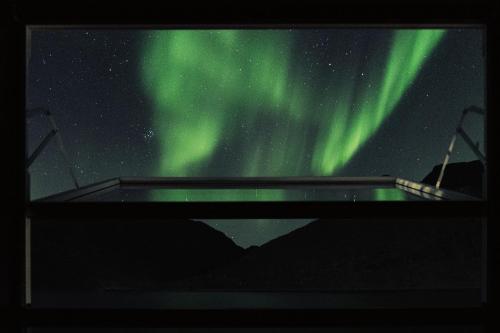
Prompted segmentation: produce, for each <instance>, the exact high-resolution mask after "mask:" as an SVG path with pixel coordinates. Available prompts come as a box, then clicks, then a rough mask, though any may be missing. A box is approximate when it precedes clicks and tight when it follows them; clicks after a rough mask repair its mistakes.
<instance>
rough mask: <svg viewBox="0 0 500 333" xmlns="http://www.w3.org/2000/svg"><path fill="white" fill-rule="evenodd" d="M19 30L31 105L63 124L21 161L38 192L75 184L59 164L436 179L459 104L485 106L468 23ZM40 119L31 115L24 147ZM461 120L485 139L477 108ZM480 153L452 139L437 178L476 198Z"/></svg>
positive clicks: (142, 170) (144, 171) (87, 174)
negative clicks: (24, 41) (23, 34)
mask: <svg viewBox="0 0 500 333" xmlns="http://www.w3.org/2000/svg"><path fill="white" fill-rule="evenodd" d="M30 32H31V34H30V39H29V41H30V43H29V46H28V47H29V50H28V51H29V52H27V55H28V56H29V59H27V60H28V68H27V71H26V73H27V87H26V88H27V94H26V104H27V108H28V109H30V110H33V109H35V108H43V109H46V110H48V111H50V113H51V117H52V118H51V119H52V120H54V121H55V123H56V125H57V127H58V129H59V132H58V135H56V137H55V138H54V139H52V141H50V143H49V144H48V145H47V147H46V148H45V149H44V151H43V154H42V155H41V156H40V158H38V159H36V160H35V161H34V162H33V164H32V166H31V167H30V172H31V194H32V198H33V199H37V198H40V197H44V196H47V195H50V194H53V193H56V192H60V191H64V190H69V189H71V188H73V187H74V185H73V180H72V178H71V176H70V173H69V171H68V170H69V169H68V167H71V168H72V169H73V174H74V175H75V179H76V181H77V182H78V183H79V184H80V185H88V184H92V183H95V182H98V181H101V180H105V179H109V178H114V177H120V176H173V177H177V176H188V177H194V176H199V177H201V176H207V177H208V176H211V177H228V176H238V177H251V176H380V175H392V176H397V177H401V178H405V179H409V180H412V181H417V182H420V181H424V179H425V182H428V184H436V182H437V179H438V175H439V170H440V168H439V164H441V163H442V162H443V160H444V157H445V153H446V151H447V149H448V147H449V145H450V142H451V139H452V136H453V134H454V133H455V130H456V128H457V125H458V122H459V120H460V117H461V114H462V111H463V110H464V109H465V108H467V107H469V106H471V105H472V106H476V107H478V108H481V109H484V108H485V100H484V96H485V77H486V75H485V72H486V68H485V61H484V59H485V58H484V50H483V44H484V43H483V38H484V37H483V31H482V30H481V29H478V28H458V27H457V28H453V29H391V28H383V29H382V28H375V27H371V28H366V27H356V28H352V29H345V28H343V29H340V28H329V29H252V30H244V29H241V30H227V29H219V30H217V29H206V30H196V29H194V30H167V29H164V30H147V29H140V28H138V29H128V30H126V29H113V30H96V29H92V28H88V29H86V28H81V29H64V28H60V29H52V30H51V29H43V30H41V29H38V30H37V29H31V30H30ZM29 114H30V113H29ZM46 118H47V119H46ZM47 124H49V119H48V117H46V115H40V118H30V119H29V121H28V122H27V139H28V143H29V151H30V152H33V151H35V149H36V147H37V146H38V145H39V143H40V142H41V141H42V140H43V138H44V137H45V135H46V134H47V133H48V131H50V129H51V128H52V127H51V126H47ZM463 128H464V129H465V131H466V132H467V135H468V136H469V137H470V138H471V140H472V142H473V146H474V147H477V148H478V149H479V151H480V152H483V149H484V144H485V143H484V117H483V116H480V115H477V117H476V114H475V115H474V116H467V117H466V119H465V120H464V124H463ZM59 135H60V137H59ZM59 138H61V139H62V141H63V143H64V151H65V152H66V153H65V155H67V156H66V158H64V155H61V149H60V148H61V147H60V146H59V141H58V139H59ZM476 143H477V144H476ZM480 160H481V158H480V157H479V155H477V154H475V153H474V152H473V149H472V148H471V147H470V146H469V145H468V144H466V143H465V141H464V140H463V138H462V137H461V136H459V137H458V138H457V140H456V145H455V147H454V150H453V153H452V155H451V158H450V163H451V164H450V165H449V168H448V169H449V171H450V172H449V173H446V174H445V176H444V178H443V181H442V184H441V185H442V187H443V188H449V189H452V190H457V191H464V192H467V193H469V194H473V195H476V196H481V194H482V192H483V191H482V184H483V180H482V179H483V167H482V165H483V163H482V162H481V161H480ZM469 161H475V162H473V165H472V166H474V165H475V164H477V163H479V165H478V166H477V167H471V165H469V164H467V162H469ZM394 193H397V192H394ZM394 195H395V196H396V194H394Z"/></svg>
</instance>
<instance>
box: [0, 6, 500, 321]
mask: <svg viewBox="0 0 500 333" xmlns="http://www.w3.org/2000/svg"><path fill="white" fill-rule="evenodd" d="M4 8H5V10H4V11H3V13H2V17H3V18H5V20H4V22H3V24H2V37H4V39H5V41H6V43H5V45H6V46H7V48H8V49H9V53H8V54H4V55H2V57H3V59H4V60H5V61H4V64H8V66H5V71H6V74H7V75H5V76H4V78H5V79H6V83H7V84H6V85H5V88H4V92H5V95H6V97H8V102H12V105H9V104H8V105H7V107H6V108H4V110H2V118H3V119H2V121H1V126H2V131H1V135H2V142H4V143H8V144H6V146H7V148H8V149H7V150H8V154H7V155H6V156H5V157H6V159H5V160H6V161H8V163H6V165H5V166H6V167H7V171H6V173H4V177H3V183H4V191H2V192H3V193H2V201H4V202H7V203H8V205H9V208H10V210H8V213H7V214H6V215H7V223H5V224H4V225H2V228H3V229H2V232H3V231H4V230H5V231H6V232H5V233H4V235H6V236H5V239H2V241H7V242H6V245H7V248H6V252H5V253H7V256H5V258H3V257H2V266H3V265H5V264H6V265H7V270H6V271H7V272H8V275H7V277H8V280H7V284H8V288H7V292H8V293H7V298H6V302H5V303H6V304H7V305H8V306H7V307H5V306H4V308H5V310H7V313H8V314H10V318H11V319H12V320H13V321H10V322H7V325H8V324H9V323H14V324H16V327H17V328H18V329H19V330H21V328H20V326H17V325H19V324H22V323H25V324H26V323H33V324H35V323H37V322H44V321H45V322H47V321H46V320H50V318H52V319H53V320H56V321H59V322H60V323H61V324H64V323H65V324H69V325H71V324H73V325H77V326H78V325H84V324H85V323H90V322H92V323H93V324H95V325H97V324H99V323H100V324H103V325H108V326H109V325H118V326H122V324H123V325H126V326H129V325H131V326H133V325H135V324H136V323H144V322H145V321H147V322H150V323H153V324H155V323H156V324H161V325H168V324H169V323H170V324H175V323H181V324H184V325H187V326H200V325H207V326H221V323H222V326H224V325H226V326H234V325H236V326H242V325H248V326H255V325H257V326H258V325H267V324H269V325H279V324H280V323H281V324H283V326H290V325H307V324H312V325H313V326H318V325H319V326H324V325H327V324H335V323H337V324H341V322H342V321H343V322H344V324H349V323H351V324H356V323H359V322H360V320H361V319H360V318H367V320H366V321H363V320H361V322H365V323H367V324H369V325H372V324H376V325H384V324H391V323H394V324H397V323H400V324H402V323H404V322H407V323H422V324H424V323H443V322H449V321H452V322H454V323H463V324H466V323H471V322H470V320H471V321H472V322H474V323H478V322H481V323H484V321H483V320H484V319H485V315H486V314H487V313H490V311H491V309H492V308H493V307H494V306H495V305H497V303H498V298H497V297H496V295H497V290H496V284H495V281H497V280H498V273H497V265H498V264H497V262H498V257H497V255H496V251H494V250H495V248H496V247H497V245H496V244H497V243H498V239H499V238H498V237H497V235H498V227H497V224H496V223H489V224H488V235H487V238H488V267H489V269H488V304H487V306H485V307H483V308H482V309H480V311H478V310H477V309H474V310H471V309H469V310H463V311H457V310H452V311H451V310H446V309H445V310H442V311H438V312H436V310H432V311H431V312H429V311H427V310H422V309H409V310H406V311H400V312H394V311H392V312H391V311H387V310H380V311H371V312H369V313H362V312H355V313H351V314H348V313H347V312H335V313H332V312H331V311H326V312H325V311H300V312H293V311H285V312H280V311H274V312H273V313H269V312H265V311H264V312H262V311H261V312H259V311H257V312H255V311H246V312H245V311H240V312H238V311H236V312H225V311H222V312H215V313H213V312H207V311H201V312H198V313H197V312H171V313H166V312H163V311H160V312H147V313H141V312H136V313H135V315H134V316H133V317H131V315H132V313H129V312H126V311H122V310H118V311H111V312H105V311H101V310H95V311H93V312H92V311H91V312H84V311H78V310H71V311H68V310H62V309H59V310H58V309H53V310H50V311H46V312H33V311H29V310H26V309H24V308H23V307H22V303H21V299H22V293H20V290H22V289H23V288H22V287H23V286H22V277H23V267H22V265H21V264H20V262H21V260H19V259H21V258H23V257H24V244H23V243H24V230H23V229H24V228H23V223H22V222H23V220H24V214H25V202H26V194H27V191H26V178H25V177H26V176H25V173H24V163H25V160H26V156H25V153H24V151H25V149H24V148H25V146H24V140H25V126H24V122H25V114H24V110H25V101H24V75H23V74H24V70H25V63H24V61H25V60H24V59H25V44H24V39H25V26H26V25H29V24H92V25H95V24H105V25H107V24H164V23H165V22H168V23H169V24H198V25H207V24H210V25H212V24H227V25H241V24H248V23H257V24H270V25H272V24H276V23H283V24H304V23H308V24H314V25H315V24H328V23H332V22H333V23H336V24H380V23H382V24H421V23H422V22H425V23H427V24H438V23H446V24H486V26H487V50H488V53H487V68H488V75H487V87H488V91H487V108H486V109H487V110H497V106H498V104H497V102H496V99H495V98H496V89H497V88H496V87H495V85H496V83H495V79H496V78H497V77H498V76H497V75H498V65H497V60H496V59H500V56H499V54H498V51H497V49H496V48H495V43H497V41H498V40H500V35H499V33H498V26H497V23H496V22H497V20H498V18H499V16H498V12H497V11H496V10H495V9H494V8H493V6H492V7H490V6H487V5H484V4H481V3H478V2H476V1H473V2H465V3H462V4H460V3H457V2H450V3H449V4H446V5H442V4H438V3H436V2H427V3H422V2H420V5H413V4H412V5H406V6H405V5H403V6H401V5H399V6H397V5H395V4H392V3H387V2H385V3H381V2H377V3H375V4H372V5H369V6H367V5H361V6H360V5H358V6H356V4H354V1H351V2H350V3H349V4H346V3H343V4H342V5H336V4H333V5H332V4H330V5H329V6H327V5H324V4H323V5H321V4H320V5H318V4H314V3H312V2H311V1H308V2H307V3H301V4H295V5H292V4H289V3H279V4H270V3H267V4H266V3H263V4H257V3H250V2H247V3H237V4H236V3H232V4H231V3H229V2H226V3H220V2H219V3H214V2H208V3H204V4H197V3H194V2H183V3H181V4H176V5H173V4H170V3H168V2H165V3H163V4H159V3H158V2H152V3H147V2H145V1H141V2H140V3H121V4H117V3H105V2H103V1H100V2H97V1H87V2H70V1H67V2H66V3H59V4H48V3H47V2H45V1H40V2H34V3H31V2H30V3H28V2H22V3H21V2H19V3H16V2H12V1H10V2H9V3H8V5H4ZM497 114H498V113H497V112H488V121H487V130H486V136H487V140H486V141H487V142H488V146H487V156H488V172H487V179H488V187H487V192H488V193H487V198H488V201H487V203H486V207H485V210H486V216H487V218H488V219H489V221H490V222H491V221H494V218H493V216H494V215H495V213H496V210H497V208H496V205H497V203H498V191H497V190H496V188H497V187H498V185H499V182H498V176H497V174H496V172H493V170H500V168H498V166H497V164H498V163H497V161H496V158H497V157H496V153H497V151H498V150H497V143H496V142H495V139H497V140H498V138H495V136H496V135H497V134H496V133H497V129H498V124H499V123H498V119H497V117H498V116H497ZM12 124H15V125H12ZM13 128H14V129H15V130H13ZM454 208H456V209H459V210H460V208H459V207H453V208H450V210H453V209H454ZM469 208H470V207H469ZM394 209H398V208H397V207H394ZM399 209H402V210H404V209H405V208H404V207H400V208H399ZM426 209H427V208H426ZM429 209H432V208H429ZM435 211H437V210H435ZM462 211H463V212H466V211H467V207H466V208H463V210H462ZM4 263H5V264H4ZM0 304H2V305H3V303H0ZM336 314H341V316H336ZM89 318H90V320H89ZM124 318H128V319H125V320H124ZM134 318H135V319H136V320H137V321H136V320H134ZM250 318H254V319H250ZM339 318H344V319H340V321H339ZM14 319H21V320H24V322H23V321H16V320H14ZM370 319H371V320H370Z"/></svg>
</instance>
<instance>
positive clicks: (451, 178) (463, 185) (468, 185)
mask: <svg viewBox="0 0 500 333" xmlns="http://www.w3.org/2000/svg"><path fill="white" fill-rule="evenodd" d="M442 166H443V164H439V165H436V166H435V167H434V168H433V169H432V171H431V172H430V173H429V174H428V175H427V176H425V177H424V179H423V180H422V183H424V184H428V185H432V186H435V185H436V182H437V180H438V178H439V173H440V172H441V168H442ZM483 174H484V166H483V163H481V161H479V160H474V161H470V162H459V163H449V164H448V165H447V166H446V169H445V172H444V176H443V180H442V181H441V187H442V188H444V189H449V190H453V191H456V192H461V193H465V194H469V195H472V196H475V197H479V198H480V197H482V196H483Z"/></svg>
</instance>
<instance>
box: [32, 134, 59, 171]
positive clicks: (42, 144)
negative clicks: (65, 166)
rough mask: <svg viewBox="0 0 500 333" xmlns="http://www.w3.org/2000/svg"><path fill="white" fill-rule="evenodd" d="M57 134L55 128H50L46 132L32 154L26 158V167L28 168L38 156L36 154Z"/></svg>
mask: <svg viewBox="0 0 500 333" xmlns="http://www.w3.org/2000/svg"><path fill="white" fill-rule="evenodd" d="M56 134H57V130H52V131H50V132H49V134H47V136H46V137H45V138H44V139H43V140H42V142H40V144H39V145H38V147H37V148H36V149H35V151H34V152H33V154H31V156H30V157H29V158H28V161H27V163H26V168H29V167H30V166H31V164H33V162H34V161H35V160H36V159H37V158H38V155H40V153H41V152H42V151H43V150H44V149H45V147H46V146H47V145H48V144H49V142H50V140H52V138H53V137H54V136H55V135H56Z"/></svg>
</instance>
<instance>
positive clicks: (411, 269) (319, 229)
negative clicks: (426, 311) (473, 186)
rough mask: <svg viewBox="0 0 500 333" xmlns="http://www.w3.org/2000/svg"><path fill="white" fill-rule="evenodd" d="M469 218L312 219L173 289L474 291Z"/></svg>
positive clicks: (474, 242)
mask: <svg viewBox="0 0 500 333" xmlns="http://www.w3.org/2000/svg"><path fill="white" fill-rule="evenodd" d="M480 237H481V225H480V223H479V221H475V220H459V221H457V220H455V221H453V220H442V219H440V220H425V221H424V220H409V221H401V220H382V219H372V220H370V219H367V220H353V219H342V220H317V221H314V222H312V223H310V224H308V225H307V226H304V227H302V228H300V229H297V230H295V231H292V232H290V233H289V234H287V235H284V236H282V237H279V238H277V239H274V240H272V241H270V242H268V243H266V244H264V245H262V246H260V247H259V248H253V249H252V250H251V251H249V252H248V253H247V254H246V255H245V256H243V257H242V258H241V259H240V260H238V261H237V262H235V264H233V265H231V266H229V267H226V268H223V269H218V270H215V271H211V272H209V273H206V274H203V275H201V276H198V277H196V278H191V279H188V280H186V281H178V284H177V286H178V287H180V288H193V289H218V288H221V289H249V290H266V289H271V290H291V289H304V290H317V289H328V290H359V289H409V288H410V289H413V288H417V289H418V288H422V289H427V288H477V287H479V281H480V275H479V272H480Z"/></svg>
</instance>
